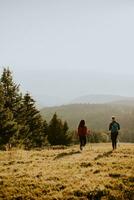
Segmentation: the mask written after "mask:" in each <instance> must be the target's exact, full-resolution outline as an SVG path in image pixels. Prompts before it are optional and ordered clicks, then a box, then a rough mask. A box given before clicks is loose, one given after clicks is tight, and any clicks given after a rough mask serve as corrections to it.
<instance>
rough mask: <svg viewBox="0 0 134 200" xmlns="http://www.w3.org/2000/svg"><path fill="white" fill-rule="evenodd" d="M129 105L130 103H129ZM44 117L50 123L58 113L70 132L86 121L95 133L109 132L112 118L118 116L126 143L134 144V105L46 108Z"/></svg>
mask: <svg viewBox="0 0 134 200" xmlns="http://www.w3.org/2000/svg"><path fill="white" fill-rule="evenodd" d="M127 103H128V102H127ZM40 112H41V114H42V116H43V117H44V118H45V119H46V120H47V121H48V122H49V121H50V119H51V118H52V116H53V114H54V113H55V112H56V113H57V115H58V117H59V118H61V119H62V120H66V121H67V122H68V125H69V127H70V130H75V129H77V127H78V124H79V121H80V120H81V119H84V120H85V121H86V125H87V126H88V128H90V129H91V130H94V131H105V132H108V127H109V123H110V122H111V116H113V115H114V116H116V118H117V120H118V121H119V123H120V125H121V133H122V135H123V138H124V139H123V140H124V141H131V142H134V123H133V122H134V104H133V105H129V104H125V101H124V104H119V102H118V103H117V102H116V103H109V104H70V105H63V106H57V107H46V108H43V109H42V110H41V111H40Z"/></svg>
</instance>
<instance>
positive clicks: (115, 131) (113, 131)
mask: <svg viewBox="0 0 134 200" xmlns="http://www.w3.org/2000/svg"><path fill="white" fill-rule="evenodd" d="M109 130H110V131H111V140H112V147H113V150H114V149H116V148H117V136H118V132H119V130H120V124H119V123H118V122H116V120H115V117H112V122H111V123H110V124H109Z"/></svg>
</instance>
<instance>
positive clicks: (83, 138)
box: [78, 120, 88, 150]
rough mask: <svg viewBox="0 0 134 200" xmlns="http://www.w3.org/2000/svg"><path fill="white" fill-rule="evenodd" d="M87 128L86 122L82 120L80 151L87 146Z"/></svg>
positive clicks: (80, 126)
mask: <svg viewBox="0 0 134 200" xmlns="http://www.w3.org/2000/svg"><path fill="white" fill-rule="evenodd" d="M87 133H88V132H87V127H86V126H85V121H84V120H81V121H80V123H79V126H78V136H79V139H80V150H82V148H83V147H84V146H85V145H86V135H87Z"/></svg>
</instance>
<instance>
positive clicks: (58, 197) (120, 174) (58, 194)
mask: <svg viewBox="0 0 134 200" xmlns="http://www.w3.org/2000/svg"><path fill="white" fill-rule="evenodd" d="M133 172H134V145H133V144H123V143H121V144H120V146H119V147H118V149H117V150H116V151H114V152H112V151H111V144H105V145H104V144H102V143H101V144H92V145H91V144H88V145H87V146H86V147H85V149H84V150H83V152H80V151H79V146H77V145H76V146H72V147H68V148H65V149H58V147H56V149H44V150H40V151H37V150H36V151H35V150H34V151H33V150H31V151H24V150H12V151H9V152H2V151H1V152H0V199H2V200H54V199H55V200H77V199H80V200H88V199H89V200H90V199H91V200H108V199H109V200H133V199H134V174H133Z"/></svg>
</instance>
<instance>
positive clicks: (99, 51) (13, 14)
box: [0, 0, 134, 99]
mask: <svg viewBox="0 0 134 200" xmlns="http://www.w3.org/2000/svg"><path fill="white" fill-rule="evenodd" d="M3 66H10V68H11V70H12V71H13V72H14V75H15V78H16V80H17V81H18V82H19V83H21V85H22V87H23V88H24V89H25V90H28V91H30V92H31V93H33V94H34V95H35V96H41V95H42V96H43V95H50V96H63V97H64V98H68V99H69V98H70V99H71V98H74V97H76V96H81V95H86V94H90V93H92V94H93V93H94V94H96V93H99V94H120V95H126V96H134V78H133V76H134V1H133V0H22V1H21V0H0V67H1V68H2V67H3ZM65 90H66V91H65Z"/></svg>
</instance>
